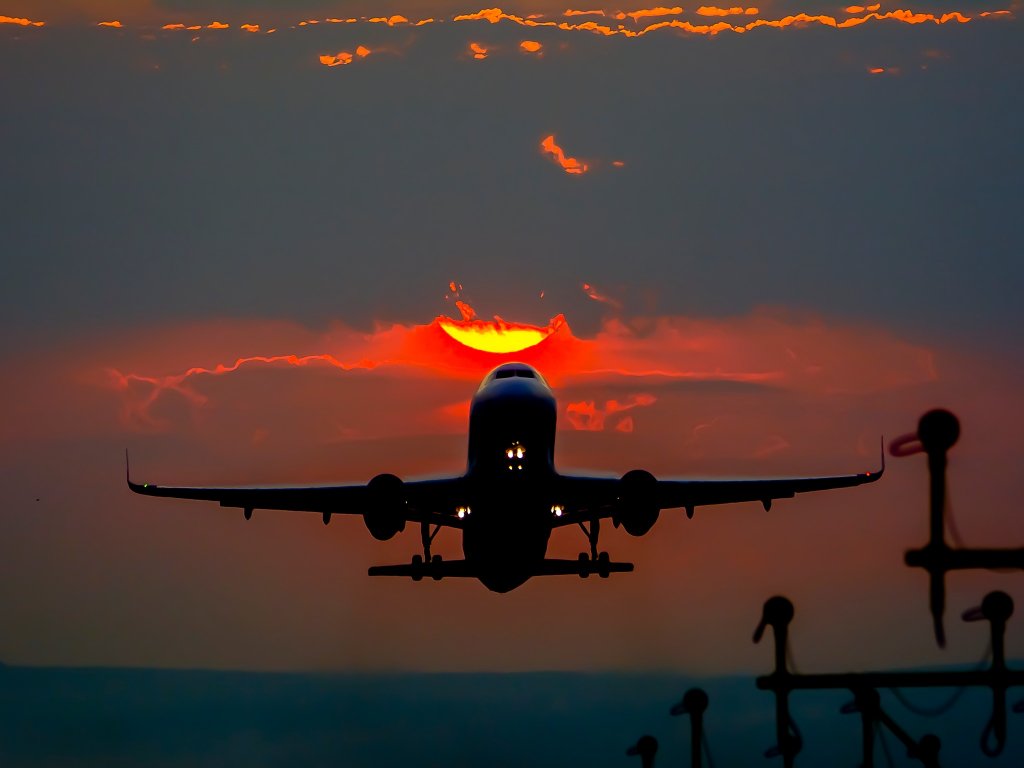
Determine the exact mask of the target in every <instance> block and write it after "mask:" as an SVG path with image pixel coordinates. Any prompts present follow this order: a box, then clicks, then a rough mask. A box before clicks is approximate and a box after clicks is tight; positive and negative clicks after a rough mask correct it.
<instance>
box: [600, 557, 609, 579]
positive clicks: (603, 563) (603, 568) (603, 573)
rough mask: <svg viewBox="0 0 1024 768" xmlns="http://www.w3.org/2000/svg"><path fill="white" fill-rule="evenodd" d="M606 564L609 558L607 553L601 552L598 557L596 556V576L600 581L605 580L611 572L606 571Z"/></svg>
mask: <svg viewBox="0 0 1024 768" xmlns="http://www.w3.org/2000/svg"><path fill="white" fill-rule="evenodd" d="M608 563H609V558H608V553H607V552H602V553H601V554H600V555H598V556H597V575H598V576H600V577H601V578H602V579H607V578H608V575H609V573H611V571H610V570H609V569H608Z"/></svg>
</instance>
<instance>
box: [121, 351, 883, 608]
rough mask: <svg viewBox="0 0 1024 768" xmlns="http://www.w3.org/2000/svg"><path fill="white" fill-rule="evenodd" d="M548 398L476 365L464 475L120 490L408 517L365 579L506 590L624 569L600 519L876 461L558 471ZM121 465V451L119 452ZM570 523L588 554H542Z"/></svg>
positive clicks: (801, 482)
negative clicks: (664, 474)
mask: <svg viewBox="0 0 1024 768" xmlns="http://www.w3.org/2000/svg"><path fill="white" fill-rule="evenodd" d="M556 418H557V406H556V404H555V396H554V394H553V393H552V391H551V388H550V387H549V386H548V384H547V382H546V381H545V380H544V378H543V377H542V376H541V375H540V373H539V372H538V371H537V370H536V369H534V368H533V367H531V366H529V365H527V364H525V363H505V364H503V365H499V366H498V367H496V368H495V369H494V370H492V371H491V372H490V373H488V374H487V375H486V376H485V377H484V379H483V382H482V383H481V384H480V387H479V388H478V389H477V391H476V394H475V395H474V396H473V399H472V403H471V405H470V411H469V450H468V461H467V465H466V472H465V474H463V475H461V476H458V477H449V478H441V479H432V480H413V481H407V482H404V481H402V480H401V479H400V478H399V477H397V476H396V475H393V474H379V475H376V476H375V477H374V478H373V479H371V480H370V481H369V482H368V483H366V484H365V485H335V486H315V487H295V488H279V487H278V488H259V487H250V488H188V487H171V486H163V485H154V484H152V483H136V482H133V481H132V479H131V472H130V469H128V467H127V466H126V474H127V475H128V477H127V482H128V487H129V488H130V489H131V490H132V491H134V492H135V493H140V494H144V495H146V496H166V497H170V498H177V499H201V500H207V501H217V502H220V505H221V506H222V507H235V508H241V509H242V510H244V516H245V519H246V520H249V519H250V518H251V517H252V512H253V510H254V509H274V510H291V511H303V512H315V513H319V514H320V515H321V516H322V517H323V523H324V525H327V524H328V523H329V522H330V521H331V517H332V515H338V514H346V515H348V514H351V515H362V517H363V521H364V523H365V524H366V527H367V529H368V530H369V532H370V535H371V536H373V537H374V538H375V539H378V540H381V541H384V540H387V539H390V538H392V537H393V536H395V535H397V534H398V533H401V532H402V531H403V530H405V526H406V524H407V523H413V524H417V525H419V528H420V541H421V544H422V547H423V554H422V555H419V554H417V555H414V556H413V558H412V561H411V562H409V563H403V564H399V565H378V566H373V567H371V568H370V569H369V575H370V576H402V577H411V578H412V579H413V580H415V581H420V580H422V579H423V578H424V577H425V576H429V577H430V578H432V579H434V580H440V579H443V578H455V577H465V578H475V579H478V580H479V581H480V582H481V583H483V585H484V586H485V587H486V588H487V589H489V590H491V591H493V592H509V591H511V590H513V589H516V588H517V587H519V586H521V585H523V584H524V583H526V581H528V580H529V579H530V578H532V577H534V576H553V575H570V574H571V575H578V576H581V577H583V578H586V577H588V576H590V575H592V574H597V575H598V576H599V577H601V578H608V576H609V574H611V573H622V572H628V571H632V570H633V564H632V563H626V562H613V561H612V560H611V559H610V557H609V555H608V553H607V552H599V551H598V538H599V536H600V531H601V522H602V521H604V520H608V519H610V520H611V522H612V525H613V526H615V527H616V528H618V527H622V528H624V529H625V531H626V533H628V534H630V535H631V536H643V535H644V534H646V533H647V532H648V531H650V530H651V528H652V527H653V526H654V524H655V523H656V522H657V520H658V516H659V514H660V512H661V511H662V510H664V509H684V510H685V511H686V515H687V517H688V518H692V517H693V514H694V510H695V508H697V507H700V506H708V505H712V504H732V503H735V502H742V501H758V502H760V503H761V504H762V505H763V506H764V509H765V511H767V510H769V509H770V508H771V505H772V501H773V500H774V499H782V498H791V497H793V496H794V495H795V494H797V493H805V492H809V491H822V490H828V489H832V488H847V487H851V486H856V485H862V484H864V483H873V482H875V481H876V480H878V479H879V478H880V477H881V476H882V474H883V472H884V471H885V455H884V453H883V455H882V459H881V464H882V466H881V469H879V470H878V471H876V472H864V473H861V474H854V475H835V476H831V477H807V478H780V479H763V480H724V479H723V480H658V479H656V478H655V477H654V475H652V474H651V473H650V472H648V471H646V470H643V469H633V470H630V471H629V472H626V473H625V474H624V475H623V476H622V477H621V478H616V477H589V476H576V475H564V474H561V473H559V472H558V471H557V470H556V469H555V463H554V449H555V421H556ZM125 461H126V463H127V454H126V456H125ZM566 526H579V527H580V528H581V529H582V530H583V532H584V534H585V535H586V537H587V541H588V543H589V545H590V546H589V552H583V553H581V554H580V555H579V557H578V559H576V560H571V559H552V558H548V557H546V553H547V547H548V540H549V538H550V536H551V532H552V531H553V530H555V529H556V528H563V527H566ZM442 528H454V529H456V530H459V531H461V532H462V551H463V554H464V556H465V557H464V559H462V560H444V559H442V558H441V556H440V555H436V554H434V555H432V554H431V551H430V548H431V543H432V542H433V541H434V537H435V536H437V534H438V532H439V531H440V530H441V529H442Z"/></svg>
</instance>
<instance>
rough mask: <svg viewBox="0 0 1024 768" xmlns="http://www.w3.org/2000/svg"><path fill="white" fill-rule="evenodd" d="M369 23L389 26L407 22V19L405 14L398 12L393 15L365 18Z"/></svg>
mask: <svg viewBox="0 0 1024 768" xmlns="http://www.w3.org/2000/svg"><path fill="white" fill-rule="evenodd" d="M367 21H369V22H370V23H371V24H387V25H388V26H389V27H393V26H395V25H396V24H408V23H409V20H408V19H407V18H405V16H400V15H398V14H396V15H394V16H374V17H373V18H372V19H367Z"/></svg>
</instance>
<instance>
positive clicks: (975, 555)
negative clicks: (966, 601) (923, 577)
mask: <svg viewBox="0 0 1024 768" xmlns="http://www.w3.org/2000/svg"><path fill="white" fill-rule="evenodd" d="M959 437H960V422H959V421H958V420H957V418H956V416H954V415H953V414H952V413H950V412H949V411H944V410H941V409H940V410H934V411H929V412H928V413H926V414H925V415H924V416H922V417H921V420H920V421H919V422H918V425H917V440H918V441H919V442H920V449H921V450H923V451H924V452H925V453H926V454H927V455H928V474H929V489H930V504H929V526H928V528H929V538H928V543H927V544H926V545H925V546H924V547H923V548H921V549H911V550H908V551H907V553H906V554H905V555H904V562H906V564H907V565H909V566H910V567H912V568H924V569H925V570H926V571H928V577H929V578H928V581H929V590H928V591H929V604H930V608H931V612H932V622H933V625H934V628H935V641H936V642H937V643H938V644H939V646H940V647H945V645H946V633H945V630H944V628H943V624H942V616H943V614H944V613H945V610H946V572H947V571H956V570H970V569H984V568H990V569H999V568H1008V569H1024V548H1020V549H970V548H955V547H950V546H949V545H948V544H947V543H946V538H945V519H944V511H945V508H946V454H947V453H948V452H949V449H950V448H952V447H953V446H954V445H955V444H956V441H957V439H958V438H959ZM908 438H909V440H908ZM912 440H913V436H907V437H904V438H899V439H897V440H895V441H893V443H892V445H891V446H890V451H891V452H892V453H893V455H896V456H905V455H908V454H910V453H915V452H916V450H917V447H916V446H915V445H913V443H912Z"/></svg>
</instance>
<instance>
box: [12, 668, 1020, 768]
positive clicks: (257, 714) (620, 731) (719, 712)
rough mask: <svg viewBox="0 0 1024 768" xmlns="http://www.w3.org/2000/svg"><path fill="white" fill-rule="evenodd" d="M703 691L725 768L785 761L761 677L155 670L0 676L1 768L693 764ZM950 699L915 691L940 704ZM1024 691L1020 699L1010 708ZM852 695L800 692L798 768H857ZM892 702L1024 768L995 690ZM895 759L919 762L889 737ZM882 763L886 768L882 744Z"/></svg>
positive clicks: (954, 751) (904, 720) (953, 747)
mask: <svg viewBox="0 0 1024 768" xmlns="http://www.w3.org/2000/svg"><path fill="white" fill-rule="evenodd" d="M695 684H699V685H700V686H702V687H703V688H705V689H706V690H707V691H708V693H709V695H710V699H711V703H710V707H709V710H708V713H707V735H708V739H709V742H710V746H711V749H712V757H713V758H714V764H715V765H716V766H730V765H767V766H770V765H780V764H781V763H780V762H779V761H778V759H773V760H766V759H765V758H764V757H762V755H763V752H764V750H765V749H766V748H768V747H769V746H770V745H771V744H772V743H773V741H774V738H773V735H772V729H773V726H772V712H773V707H772V700H771V696H770V695H769V694H767V693H764V692H761V691H758V690H756V688H755V687H754V681H753V678H752V677H751V678H747V677H726V678H709V679H701V680H695V679H693V678H687V677H685V676H681V675H678V674H661V675H655V674H643V675H638V674H575V673H557V672H552V673H531V674H501V675H498V674H366V675H351V674H345V675H341V674H337V675H335V674H275V673H254V672H216V671H176V670H149V669H65V668H15V667H3V668H0V765H3V766H5V768H14V767H20V766H129V765H130V766H185V765H188V766H236V765H237V766H242V765H244V766H278V765H280V766H285V765H287V766H364V765H365V766H371V765H372V766H402V765H409V764H413V763H415V764H417V765H445V766H476V765H480V766H522V765H532V766H565V765H581V766H582V765H585V766H588V768H594V766H629V765H634V764H635V765H639V761H638V759H637V758H630V757H627V756H626V755H625V749H626V747H628V746H629V745H631V744H632V743H633V742H634V741H635V740H636V739H637V737H639V736H640V735H641V734H643V733H651V734H653V735H655V736H656V737H657V738H658V739H659V741H660V742H661V750H660V753H659V758H660V759H659V761H658V765H685V764H687V759H688V757H687V756H688V743H689V737H688V735H687V729H688V723H687V722H686V721H684V720H682V719H676V718H671V717H669V715H668V710H669V707H670V706H671V705H672V704H674V703H675V702H676V701H678V700H679V699H680V698H681V696H682V693H683V692H684V691H685V690H686V689H687V688H688V687H691V686H693V685H695ZM948 694H949V692H948V691H940V692H938V694H937V695H935V696H933V697H931V698H929V694H927V693H924V692H920V691H911V692H909V694H908V696H909V697H911V698H912V699H913V701H914V702H916V703H919V704H929V703H931V704H934V703H936V702H939V701H941V700H944V699H946V698H947V697H948ZM1022 694H1024V692H1022V691H1019V690H1018V691H1011V694H1010V697H1009V702H1010V704H1011V705H1012V704H1013V703H1014V702H1016V701H1018V700H1020V699H1021V698H1022V697H1024V696H1022ZM849 699H850V696H848V695H847V694H845V693H838V694H832V693H823V694H817V693H805V694H795V696H794V713H795V716H796V719H797V722H798V725H799V726H800V728H801V730H802V732H803V734H804V738H805V740H806V746H805V750H804V752H803V754H802V755H801V757H800V759H799V760H798V761H797V764H798V765H802V766H819V765H835V766H842V765H849V766H855V765H859V763H860V755H859V744H858V739H859V720H858V718H857V717H856V716H854V715H841V714H839V707H840V706H841V705H842V704H843V703H844V702H846V701H847V700H849ZM883 706H884V707H886V708H887V709H888V711H889V712H890V713H891V714H892V715H893V716H894V717H896V718H897V720H898V721H899V722H900V723H901V725H903V726H904V727H905V728H907V729H908V730H910V731H911V733H914V734H916V735H918V736H920V735H921V734H923V733H924V732H926V731H929V730H931V731H934V732H936V733H938V734H940V736H941V738H942V741H943V750H942V758H943V765H947V766H970V765H992V766H1011V765H1015V766H1019V765H1021V764H1022V763H1024V728H1022V727H1021V726H1022V723H1024V715H1020V714H1017V715H1014V714H1011V715H1010V721H1009V733H1010V737H1009V744H1008V747H1007V750H1006V752H1005V753H1004V754H1003V755H1002V756H1001V757H1000V758H998V759H994V760H993V759H988V758H986V757H984V756H982V754H981V752H980V751H979V750H978V746H977V745H978V739H979V737H980V734H981V731H982V729H983V728H984V725H985V723H986V721H987V718H988V707H989V704H988V700H987V695H986V693H985V692H982V691H968V692H967V693H966V694H965V695H964V696H963V698H961V699H960V701H959V702H958V704H957V706H956V707H955V708H953V710H952V711H951V712H950V714H948V715H946V716H944V717H941V718H939V719H937V720H930V721H924V720H921V719H920V718H917V717H914V716H911V715H910V714H908V713H907V712H906V711H905V710H904V709H903V708H902V707H901V706H900V705H899V704H898V703H897V702H896V701H895V700H894V699H893V698H892V696H891V694H888V693H887V694H885V695H884V696H883ZM887 741H888V746H889V750H890V752H891V754H892V758H893V764H895V765H911V764H912V763H911V762H910V761H908V760H907V759H906V758H905V757H904V751H903V750H902V749H900V748H898V747H897V745H896V743H895V741H894V739H892V738H891V737H890V738H888V740H887ZM876 764H877V765H887V764H888V763H887V762H886V759H885V755H884V753H883V751H882V749H881V748H879V749H878V752H877V754H876Z"/></svg>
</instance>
